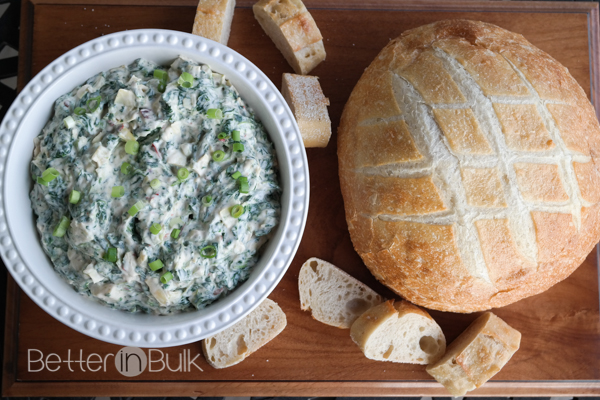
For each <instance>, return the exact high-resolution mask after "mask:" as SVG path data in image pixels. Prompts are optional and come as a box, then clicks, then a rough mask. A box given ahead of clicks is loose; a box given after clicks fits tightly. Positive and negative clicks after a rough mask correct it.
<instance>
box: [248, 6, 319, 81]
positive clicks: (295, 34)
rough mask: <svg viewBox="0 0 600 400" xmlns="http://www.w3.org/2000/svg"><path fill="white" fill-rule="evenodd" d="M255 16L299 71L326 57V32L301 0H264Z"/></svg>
mask: <svg viewBox="0 0 600 400" xmlns="http://www.w3.org/2000/svg"><path fill="white" fill-rule="evenodd" d="M252 10H253V11H254V17H255V18H256V19H257V20H258V23H259V24H260V26H261V27H262V28H263V29H264V31H265V32H266V33H267V35H268V36H269V37H270V38H271V40H273V42H274V43H275V46H277V48H278V49H279V51H281V53H282V54H283V56H284V57H285V59H286V60H287V62H288V63H289V64H290V65H291V66H292V68H294V71H295V72H296V73H297V74H302V75H305V74H308V73H309V72H310V71H311V70H312V69H313V68H315V67H316V66H317V65H318V64H319V63H320V62H321V61H323V60H324V59H325V48H324V47H323V36H321V32H320V31H319V28H318V27H317V24H316V23H315V20H314V19H313V17H312V16H311V15H310V13H309V12H308V10H307V9H306V7H305V6H304V3H302V1H301V0H260V1H258V2H257V3H256V4H254V6H252Z"/></svg>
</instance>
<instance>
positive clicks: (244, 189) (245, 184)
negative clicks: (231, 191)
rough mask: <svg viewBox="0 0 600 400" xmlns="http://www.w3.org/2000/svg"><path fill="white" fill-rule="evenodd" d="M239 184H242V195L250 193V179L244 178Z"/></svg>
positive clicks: (239, 180)
mask: <svg viewBox="0 0 600 400" xmlns="http://www.w3.org/2000/svg"><path fill="white" fill-rule="evenodd" d="M242 178H243V179H242ZM238 182H239V184H240V193H248V192H249V191H250V187H249V186H248V178H245V177H243V176H242V177H241V178H240V179H238Z"/></svg>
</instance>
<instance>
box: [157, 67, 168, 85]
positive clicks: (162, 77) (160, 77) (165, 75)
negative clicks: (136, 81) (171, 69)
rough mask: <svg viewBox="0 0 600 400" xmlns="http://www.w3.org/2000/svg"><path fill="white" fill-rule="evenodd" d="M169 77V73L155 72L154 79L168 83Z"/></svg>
mask: <svg viewBox="0 0 600 400" xmlns="http://www.w3.org/2000/svg"><path fill="white" fill-rule="evenodd" d="M168 76H169V74H168V73H167V71H163V70H162V69H155V70H154V77H155V78H156V79H158V80H159V81H163V82H166V81H167V79H168Z"/></svg>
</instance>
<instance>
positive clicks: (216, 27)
mask: <svg viewBox="0 0 600 400" xmlns="http://www.w3.org/2000/svg"><path fill="white" fill-rule="evenodd" d="M234 9H235V0H200V1H199V2H198V7H197V8H196V18H194V27H193V29H192V33H193V34H194V35H198V36H202V37H205V38H207V39H211V40H214V41H216V42H219V43H221V44H224V45H225V46H227V42H228V41H229V32H230V31H231V21H232V20H233V10H234Z"/></svg>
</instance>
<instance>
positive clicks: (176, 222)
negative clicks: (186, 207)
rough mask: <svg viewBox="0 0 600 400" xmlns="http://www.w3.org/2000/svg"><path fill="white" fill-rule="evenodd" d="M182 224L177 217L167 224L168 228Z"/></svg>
mask: <svg viewBox="0 0 600 400" xmlns="http://www.w3.org/2000/svg"><path fill="white" fill-rule="evenodd" d="M182 224H183V221H182V220H181V218H179V217H175V218H173V219H172V220H171V221H170V222H169V226H170V227H171V228H172V227H174V226H175V225H182Z"/></svg>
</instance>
